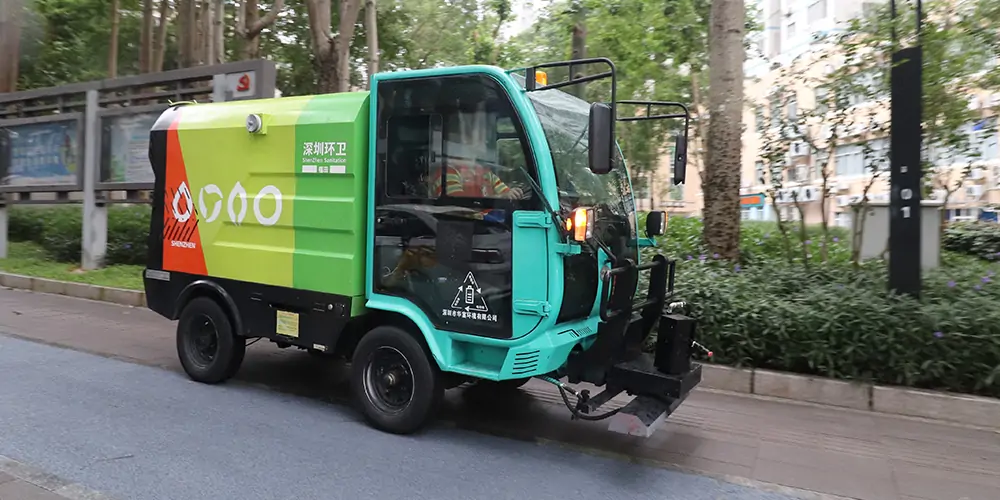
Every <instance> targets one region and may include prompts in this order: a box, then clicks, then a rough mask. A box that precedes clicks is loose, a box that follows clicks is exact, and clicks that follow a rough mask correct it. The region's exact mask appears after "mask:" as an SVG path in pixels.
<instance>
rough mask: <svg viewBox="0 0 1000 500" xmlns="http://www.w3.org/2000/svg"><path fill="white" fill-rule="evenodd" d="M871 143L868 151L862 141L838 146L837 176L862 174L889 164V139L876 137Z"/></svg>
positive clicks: (835, 154) (835, 155) (835, 156)
mask: <svg viewBox="0 0 1000 500" xmlns="http://www.w3.org/2000/svg"><path fill="white" fill-rule="evenodd" d="M869 144H870V150H868V151H866V148H865V146H864V145H863V144H860V143H857V144H845V145H843V146H837V148H836V151H835V152H834V161H835V162H836V172H837V176H845V177H851V176H861V175H866V174H869V173H871V172H873V171H881V170H884V169H885V168H886V167H887V166H888V164H889V140H888V139H887V138H882V139H876V140H874V141H871V142H870V143H869Z"/></svg>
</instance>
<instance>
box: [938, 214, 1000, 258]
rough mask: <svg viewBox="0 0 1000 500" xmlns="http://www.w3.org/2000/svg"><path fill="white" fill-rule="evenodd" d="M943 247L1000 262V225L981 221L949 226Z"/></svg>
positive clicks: (943, 238)
mask: <svg viewBox="0 0 1000 500" xmlns="http://www.w3.org/2000/svg"><path fill="white" fill-rule="evenodd" d="M941 246H942V247H943V248H944V249H946V250H951V251H952V252H959V253H964V254H967V255H975V256H977V257H979V258H981V259H986V260H991V261H995V260H1000V224H994V223H988V222H979V221H976V222H957V223H952V224H949V225H948V226H947V227H946V228H945V230H944V235H943V237H942V241H941Z"/></svg>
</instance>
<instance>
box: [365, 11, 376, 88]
mask: <svg viewBox="0 0 1000 500" xmlns="http://www.w3.org/2000/svg"><path fill="white" fill-rule="evenodd" d="M365 36H366V38H367V40H368V88H369V89H371V88H372V77H373V76H374V75H375V73H378V9H377V8H376V7H375V0H368V1H367V2H365Z"/></svg>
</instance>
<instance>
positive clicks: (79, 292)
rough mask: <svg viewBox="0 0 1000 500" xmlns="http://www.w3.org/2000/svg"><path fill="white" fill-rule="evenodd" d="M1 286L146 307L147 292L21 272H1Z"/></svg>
mask: <svg viewBox="0 0 1000 500" xmlns="http://www.w3.org/2000/svg"><path fill="white" fill-rule="evenodd" d="M0 286H5V287H7V288H17V289H19V290H31V291H33V292H39V293H51V294H55V295H65V296H67V297H76V298H78V299H89V300H97V301H101V302H111V303H113V304H118V305H123V306H132V307H145V305H146V293H145V292H140V291H138V290H127V289H124V288H114V287H109V286H98V285H91V284H88V283H77V282H73V281H60V280H53V279H48V278H36V277H34V276H23V275H20V274H11V273H4V272H0Z"/></svg>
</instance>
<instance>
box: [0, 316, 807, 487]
mask: <svg viewBox="0 0 1000 500" xmlns="http://www.w3.org/2000/svg"><path fill="white" fill-rule="evenodd" d="M0 380H2V382H0V454H2V455H7V456H10V457H12V458H14V459H16V460H20V461H24V462H27V463H31V464H33V465H35V466H38V467H40V468H43V469H45V470H48V471H49V472H51V473H53V474H57V475H60V476H62V477H64V478H67V479H69V480H72V481H77V482H80V483H82V484H84V485H87V486H89V487H91V488H94V489H97V490H99V491H102V492H104V493H107V494H109V495H112V496H115V497H118V498H121V499H135V500H146V499H183V500H198V499H211V500H224V499H234V500H250V499H257V498H260V499H296V500H304V499H311V498H317V499H318V498H323V499H339V498H344V499H364V498H378V499H395V498H400V499H402V498H406V499H421V498H427V499H433V500H446V499H462V500H469V499H476V498H489V499H506V498H510V499H518V500H522V499H546V498H553V499H555V498H558V499H574V500H587V499H595V500H596V499H601V500H606V499H609V498H629V499H654V498H655V499H668V498H669V499H672V500H700V499H706V500H707V499H712V500H716V499H734V500H744V499H745V500H749V499H785V498H788V497H785V496H783V495H780V494H777V493H772V492H765V491H761V490H757V489H753V488H749V487H744V486H738V485H735V484H731V483H727V482H723V481H719V480H716V479H712V478H708V477H702V476H697V475H691V474H684V473H680V472H675V471H670V470H665V469H660V468H653V467H646V466H642V465H635V464H630V463H627V462H623V461H620V460H615V459H606V458H600V457H595V456H591V455H587V454H583V453H578V452H575V451H572V450H569V449H565V448H561V447H558V446H551V445H537V444H531V443H528V442H524V441H517V440H511V439H504V438H498V437H492V436H488V435H483V434H479V433H474V432H470V431H465V430H461V429H457V428H449V427H445V426H438V427H434V428H432V429H430V430H429V431H428V432H426V433H423V434H420V435H417V436H409V437H403V436H394V435H389V434H384V433H380V432H378V431H375V430H373V429H371V428H369V427H367V426H366V425H364V424H363V423H362V422H360V421H359V420H358V416H357V414H356V413H355V412H353V411H352V410H351V409H350V408H345V407H343V406H341V405H335V404H329V403H324V402H322V401H318V400H315V399H307V398H301V397H298V396H294V395H289V394H284V393H279V392H274V391H270V390H267V389H264V388H257V387H253V386H248V385H244V384H228V385H222V386H206V385H202V384H197V383H194V382H190V381H189V380H188V379H186V378H185V377H184V376H183V375H181V374H178V373H176V372H174V371H169V370H163V369H159V368H154V367H149V366H143V365H139V364H134V363H128V362H124V361H118V360H114V359H108V358H104V357H99V356H95V355H91V354H87V353H82V352H78V351H72V350H66V349H61V348H58V347H52V346H47V345H42V344H36V343H32V342H28V341H24V340H20V339H14V338H11V337H7V336H4V335H0Z"/></svg>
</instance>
